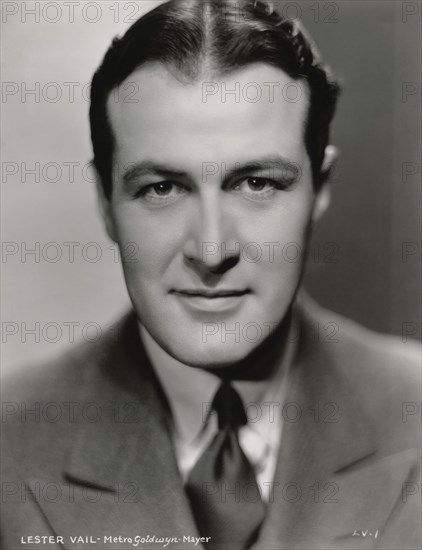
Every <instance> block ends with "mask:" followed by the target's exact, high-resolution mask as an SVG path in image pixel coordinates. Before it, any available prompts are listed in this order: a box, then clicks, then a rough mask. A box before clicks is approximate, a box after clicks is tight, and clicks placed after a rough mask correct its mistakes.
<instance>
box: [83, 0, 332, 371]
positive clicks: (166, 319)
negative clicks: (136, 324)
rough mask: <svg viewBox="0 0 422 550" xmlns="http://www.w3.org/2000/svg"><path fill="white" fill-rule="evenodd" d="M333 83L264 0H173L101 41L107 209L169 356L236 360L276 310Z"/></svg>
mask: <svg viewBox="0 0 422 550" xmlns="http://www.w3.org/2000/svg"><path fill="white" fill-rule="evenodd" d="M119 86H121V89H126V90H136V91H137V94H136V98H135V100H132V101H131V100H130V99H128V100H127V98H128V95H127V94H126V95H125V96H124V97H122V96H123V94H113V93H112V91H113V90H115V89H116V88H118V87H119ZM337 94H338V87H337V85H336V84H335V83H333V82H331V81H330V79H329V78H328V75H327V73H326V71H325V70H324V68H323V67H322V66H320V65H319V64H318V63H317V61H316V60H315V59H314V55H313V52H312V48H311V47H310V45H309V43H308V42H307V40H306V39H305V38H304V36H303V34H302V33H301V32H300V31H299V30H298V29H297V27H296V26H295V25H294V24H292V22H290V21H286V20H282V19H281V18H280V17H279V15H277V14H276V13H275V12H271V10H270V9H268V8H267V7H266V6H265V5H264V4H261V3H260V2H253V1H245V2H243V3H240V4H239V2H234V1H229V0H227V1H223V0H222V1H217V2H216V1H215V0H214V1H204V0H188V1H184V0H180V1H171V2H168V3H166V4H162V5H160V6H159V7H158V8H156V9H155V10H153V11H152V12H150V13H148V14H147V15H146V16H144V17H143V18H141V19H140V20H139V21H137V22H136V23H135V24H134V25H133V26H132V27H131V28H130V29H129V30H128V32H127V33H126V34H125V35H124V36H123V38H121V39H119V40H115V41H114V42H113V44H112V46H111V48H110V49H109V51H108V52H107V54H106V56H105V58H104V61H103V63H102V65H101V67H100V68H99V69H98V71H97V72H96V74H95V76H94V79H93V85H92V96H91V97H92V102H91V110H90V120H91V131H92V141H93V147H94V164H95V167H96V169H97V172H98V176H99V192H100V198H101V204H102V210H103V214H104V217H105V221H106V225H107V229H108V232H109V234H110V236H111V237H112V238H113V239H114V240H115V241H116V242H117V243H118V244H119V246H120V249H121V251H122V259H123V268H124V274H125V278H126V283H127V287H128V291H129V294H130V296H131V299H132V302H133V304H134V307H135V310H136V311H137V313H138V316H139V318H140V319H141V321H142V323H143V324H144V326H145V327H146V329H147V330H148V331H149V332H150V334H151V335H152V336H153V337H154V339H155V340H156V341H157V342H158V343H159V344H160V345H161V346H162V347H163V348H164V349H165V350H166V351H167V352H169V353H170V354H171V355H173V356H174V357H176V358H177V359H179V360H180V361H182V362H184V363H187V364H191V365H194V366H215V367H218V366H223V365H226V364H230V363H233V362H237V361H240V360H242V359H243V358H244V357H245V356H246V355H247V354H248V353H249V352H250V351H251V350H252V349H254V348H255V347H256V346H257V345H258V344H259V343H261V342H262V341H263V339H264V338H265V337H266V336H267V335H268V334H269V333H270V332H271V331H272V330H274V328H275V327H276V326H277V325H279V324H280V322H281V321H282V319H283V318H284V317H285V315H286V312H287V311H288V309H289V306H290V305H291V302H292V300H293V298H294V295H295V293H296V291H297V288H298V285H299V282H300V278H301V274H302V268H303V260H304V256H305V254H304V251H305V249H306V245H307V241H308V238H309V229H310V226H311V224H312V221H313V219H315V217H318V215H319V214H320V213H321V212H322V211H323V209H324V208H325V206H326V202H327V201H326V195H325V194H324V190H323V183H324V177H325V176H326V171H327V167H328V165H329V164H330V149H329V148H327V144H328V137H329V125H330V122H331V119H332V116H333V113H334V110H335V103H336V97H337ZM116 98H117V99H116ZM129 243H133V244H129ZM132 250H135V255H133V254H130V252H131V251H132Z"/></svg>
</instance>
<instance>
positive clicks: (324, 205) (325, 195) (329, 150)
mask: <svg viewBox="0 0 422 550" xmlns="http://www.w3.org/2000/svg"><path fill="white" fill-rule="evenodd" d="M338 156H339V151H338V149H337V147H335V146H334V145H327V147H326V148H325V151H324V159H323V161H322V165H321V180H322V181H321V184H320V189H319V191H318V193H317V195H316V197H315V204H314V211H313V214H312V219H313V221H314V222H316V221H318V220H319V219H320V218H321V217H322V216H323V214H324V213H325V211H326V210H327V209H328V207H329V206H330V202H331V189H330V186H329V180H330V176H331V175H332V173H333V171H334V168H335V165H336V162H337V159H338Z"/></svg>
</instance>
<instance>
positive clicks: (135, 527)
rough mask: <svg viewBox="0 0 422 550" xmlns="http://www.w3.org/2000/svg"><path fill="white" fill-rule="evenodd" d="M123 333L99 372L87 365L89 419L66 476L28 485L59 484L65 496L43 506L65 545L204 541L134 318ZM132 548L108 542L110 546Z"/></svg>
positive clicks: (81, 426)
mask: <svg viewBox="0 0 422 550" xmlns="http://www.w3.org/2000/svg"><path fill="white" fill-rule="evenodd" d="M120 328H121V330H119V331H118V332H119V334H121V340H120V339H119V341H118V342H117V341H116V342H113V343H112V344H111V345H110V346H108V348H107V350H106V351H104V352H102V353H103V357H101V358H96V360H95V361H94V365H93V369H90V368H88V367H89V366H88V365H87V368H86V372H87V376H86V379H85V380H84V383H83V384H82V385H81V386H82V388H81V395H80V403H83V404H85V407H84V409H83V410H84V414H83V417H81V418H79V419H78V421H77V422H75V423H74V425H72V429H73V433H72V434H71V436H70V437H69V439H70V441H71V446H70V448H69V452H68V459H67V460H66V463H65V465H64V472H63V478H62V479H61V480H34V479H31V480H29V482H28V484H29V486H30V487H31V490H32V491H33V492H34V491H35V490H36V484H37V483H38V484H39V483H42V484H44V486H46V483H51V482H54V483H55V484H56V485H57V483H58V482H59V486H60V488H61V491H62V495H61V498H59V499H52V500H50V499H49V500H47V499H45V498H43V499H40V500H39V501H38V504H39V505H40V506H41V508H42V510H43V513H44V515H45V516H46V519H47V521H48V522H49V523H50V525H51V527H52V529H53V531H54V532H55V533H57V534H59V535H63V536H64V539H65V541H71V539H70V537H74V536H75V535H82V536H83V537H86V536H92V537H93V539H94V540H97V539H98V542H99V541H100V540H101V542H102V543H103V544H104V537H105V536H111V537H115V536H118V535H119V534H121V535H122V536H126V537H132V538H133V537H135V536H137V535H139V536H144V537H146V536H147V535H150V536H152V535H155V536H156V537H157V536H158V537H170V538H172V537H173V538H178V537H180V539H181V540H183V536H198V533H197V530H196V527H195V523H194V520H193V518H192V514H191V510H190V507H189V503H188V501H187V498H186V496H185V492H184V490H183V486H182V481H181V477H180V474H179V471H178V467H177V463H176V459H175V455H174V451H173V446H172V442H171V438H170V434H169V423H170V422H171V416H170V412H169V409H168V404H167V400H166V398H165V396H164V394H163V393H162V390H161V388H160V387H159V385H158V382H157V380H156V378H155V375H154V374H153V370H152V368H151V365H150V363H149V361H148V359H147V357H146V354H145V352H144V350H143V348H142V345H141V342H140V338H139V335H138V330H137V323H136V319H135V317H134V315H131V316H130V317H129V318H128V319H127V320H126V321H125V322H124V324H123V326H122V327H120ZM97 368H98V370H97ZM98 396H101V400H100V401H99V397H98ZM93 419H95V420H93ZM153 545H155V544H153ZM127 546H128V544H127V542H126V544H125V543H120V541H116V542H112V541H110V540H108V541H107V548H127ZM65 547H66V545H65ZM71 547H72V549H75V550H76V549H79V548H80V549H83V548H86V547H87V541H86V540H83V539H80V540H77V541H76V542H75V543H73V544H71ZM99 547H100V546H99Z"/></svg>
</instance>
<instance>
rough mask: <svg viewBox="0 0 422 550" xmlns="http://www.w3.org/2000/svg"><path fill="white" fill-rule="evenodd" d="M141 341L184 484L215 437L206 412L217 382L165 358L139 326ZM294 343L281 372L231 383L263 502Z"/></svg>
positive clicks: (213, 420)
mask: <svg viewBox="0 0 422 550" xmlns="http://www.w3.org/2000/svg"><path fill="white" fill-rule="evenodd" d="M139 328H140V334H141V339H142V342H143V344H144V347H145V349H146V352H147V354H148V357H149V359H150V361H151V364H152V366H153V367H154V369H155V372H156V374H157V376H158V379H159V381H160V383H161V385H162V387H163V389H164V391H165V393H166V395H167V398H168V401H169V404H170V408H171V411H172V414H173V421H174V424H173V426H172V437H173V443H174V448H175V453H176V459H177V463H178V467H179V470H180V473H181V476H182V479H183V481H184V482H185V481H186V480H187V478H188V476H189V473H190V471H191V470H192V468H193V467H194V465H195V464H196V462H197V460H198V459H199V457H200V456H201V455H202V453H203V452H204V451H205V449H206V448H207V447H208V445H209V444H210V443H211V441H212V439H213V438H214V436H215V434H216V433H217V431H218V423H217V415H216V413H215V412H214V411H211V403H212V400H213V397H214V395H215V393H216V391H217V389H218V388H219V386H220V384H221V379H220V378H218V377H217V376H215V375H214V374H211V373H209V372H207V371H204V370H202V369H200V368H194V367H189V366H187V365H184V364H183V363H180V362H179V361H177V360H176V359H174V358H173V357H171V356H170V355H169V354H168V353H166V352H165V351H164V350H163V349H162V348H161V347H160V346H159V345H158V344H157V343H156V342H155V340H154V339H153V338H152V337H151V335H150V334H149V333H148V331H147V330H146V329H145V327H143V326H142V325H141V324H139ZM293 340H294V339H292V338H290V337H289V338H287V345H286V348H285V350H284V355H283V358H282V360H281V361H280V367H279V368H278V369H275V372H274V373H273V375H272V376H271V378H270V379H267V380H264V381H258V382H257V381H238V380H235V381H233V382H232V385H233V387H234V388H235V390H236V391H237V392H238V393H239V395H240V396H241V398H242V401H243V404H244V406H245V411H246V415H247V418H248V423H247V424H246V425H245V426H243V427H241V428H240V429H239V432H238V436H239V444H240V446H241V448H242V450H243V452H244V453H245V455H246V457H247V458H248V460H249V462H250V463H251V465H252V466H253V468H254V471H255V476H256V480H257V483H258V485H259V487H260V488H261V495H262V499H263V500H265V501H268V500H269V499H270V495H271V491H272V482H273V479H274V474H275V468H276V464H277V457H278V451H279V446H280V440H281V432H282V427H283V426H282V425H283V415H282V411H283V403H284V401H285V397H286V395H287V383H288V379H289V371H290V369H291V364H292V361H293V357H294V354H295V348H296V346H295V344H294V342H293Z"/></svg>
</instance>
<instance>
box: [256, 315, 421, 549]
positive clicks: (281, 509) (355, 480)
mask: <svg viewBox="0 0 422 550" xmlns="http://www.w3.org/2000/svg"><path fill="white" fill-rule="evenodd" d="M307 309H308V308H307ZM299 322H300V326H299V333H300V334H301V337H302V341H301V346H300V352H299V354H298V357H297V358H296V361H295V365H294V372H293V380H292V386H291V392H290V394H289V398H288V402H289V403H290V407H291V411H293V413H292V412H291V414H290V415H289V416H290V418H292V417H293V418H294V419H295V421H289V420H288V419H287V414H286V415H285V419H284V425H283V434H282V441H281V446H280V453H279V457H278V465H277V469H276V474H275V478H274V487H273V498H272V499H271V500H272V501H271V502H270V503H269V505H268V512H267V517H266V520H265V521H264V524H263V526H262V528H261V532H260V536H259V539H258V541H257V542H256V544H255V545H254V546H253V549H254V550H258V549H265V550H269V549H289V550H291V549H303V548H321V549H331V548H332V549H336V550H342V549H348V548H356V549H360V548H367V549H370V548H374V547H375V546H376V545H377V544H379V543H380V539H381V537H382V531H383V527H384V526H385V523H386V521H387V519H388V517H389V515H390V513H391V512H392V510H393V508H394V506H395V504H396V502H397V501H398V499H399V498H400V495H401V489H402V486H403V483H404V482H405V481H406V480H407V479H408V478H409V475H410V472H411V470H412V467H413V466H414V464H415V457H414V454H413V451H412V450H409V451H408V452H403V453H400V454H397V455H391V456H388V457H385V458H378V457H377V447H378V445H377V439H376V431H375V429H374V427H373V426H372V425H371V424H370V423H369V422H368V418H370V416H369V415H368V414H367V412H366V411H365V410H364V408H363V404H362V403H361V401H360V399H359V397H358V395H357V394H355V393H354V391H353V381H352V380H347V379H345V377H344V372H343V373H342V374H340V373H339V369H338V366H337V368H336V362H337V361H338V358H337V359H336V358H335V357H334V354H333V353H332V348H330V346H333V345H334V346H335V344H333V343H332V344H327V343H326V344H323V343H321V342H320V341H317V342H316V341H315V327H316V326H319V325H318V323H319V324H321V319H320V318H319V317H317V316H312V315H310V314H309V313H307V312H305V311H301V312H300V315H299ZM287 406H288V403H286V405H285V408H284V410H285V411H288V409H287Z"/></svg>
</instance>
